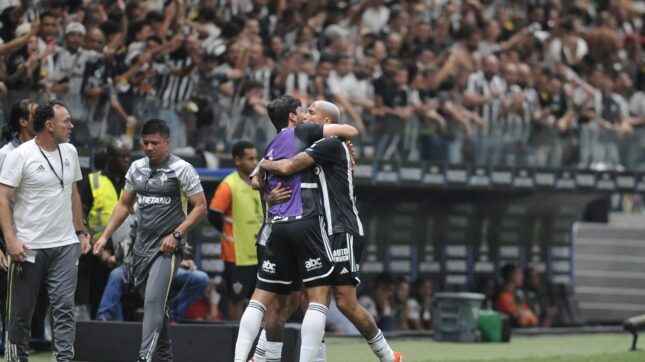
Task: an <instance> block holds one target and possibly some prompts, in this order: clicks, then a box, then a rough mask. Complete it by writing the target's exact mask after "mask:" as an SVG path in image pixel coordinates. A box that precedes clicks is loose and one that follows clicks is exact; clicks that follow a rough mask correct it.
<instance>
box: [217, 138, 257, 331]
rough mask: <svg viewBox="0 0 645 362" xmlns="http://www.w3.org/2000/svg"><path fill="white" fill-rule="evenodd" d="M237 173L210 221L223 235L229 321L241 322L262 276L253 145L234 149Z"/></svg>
mask: <svg viewBox="0 0 645 362" xmlns="http://www.w3.org/2000/svg"><path fill="white" fill-rule="evenodd" d="M232 153H233V160H234V161H235V171H234V172H232V173H231V174H230V175H228V176H226V178H224V180H222V182H221V183H220V184H219V186H218V187H217V190H216V191H215V195H214V196H213V199H212V200H211V203H210V208H209V211H208V219H209V221H210V222H211V224H213V226H214V227H215V228H216V229H217V230H219V231H220V232H221V233H222V238H221V244H222V259H223V260H224V279H225V281H226V287H227V289H228V298H229V301H228V318H229V319H232V320H240V318H241V317H242V312H243V311H244V306H245V305H246V304H247V303H248V302H249V299H250V298H251V295H252V294H253V290H254V288H255V282H256V280H257V273H258V254H257V250H256V247H255V240H256V238H257V235H258V231H259V230H260V227H262V218H263V212H262V200H261V199H260V193H259V192H258V191H255V190H253V189H252V188H251V178H250V175H251V172H253V170H254V169H255V167H256V166H257V163H258V162H257V158H258V152H257V150H256V149H255V146H253V143H251V142H249V141H244V140H242V141H238V142H236V143H235V144H234V145H233V149H232Z"/></svg>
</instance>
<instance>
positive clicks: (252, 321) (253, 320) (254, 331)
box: [235, 299, 266, 362]
mask: <svg viewBox="0 0 645 362" xmlns="http://www.w3.org/2000/svg"><path fill="white" fill-rule="evenodd" d="M265 311H266V307H265V306H264V305H263V304H262V303H260V302H258V301H257V300H255V299H251V301H250V302H249V305H248V306H247V307H246V310H244V314H243V315H242V319H241V320H240V330H239V332H238V334H237V342H236V343H235V362H247V358H248V356H249V352H250V351H251V347H253V342H255V337H256V336H257V335H258V331H259V330H260V325H261V324H262V317H263V316H264V312H265Z"/></svg>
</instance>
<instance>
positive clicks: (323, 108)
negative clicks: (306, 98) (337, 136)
mask: <svg viewBox="0 0 645 362" xmlns="http://www.w3.org/2000/svg"><path fill="white" fill-rule="evenodd" d="M311 105H312V106H314V105H315V107H316V109H318V112H320V114H321V115H322V116H323V117H329V118H330V120H331V123H338V120H339V119H340V110H339V109H338V106H336V105H335V104H333V103H331V102H327V101H315V102H314V103H312V104H311Z"/></svg>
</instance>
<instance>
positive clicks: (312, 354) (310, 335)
mask: <svg viewBox="0 0 645 362" xmlns="http://www.w3.org/2000/svg"><path fill="white" fill-rule="evenodd" d="M326 321H327V307H325V306H324V305H322V304H319V303H309V306H308V307H307V312H306V313H305V317H304V318H303V320H302V327H301V329H300V339H301V345H300V362H313V361H314V360H315V359H316V354H318V351H319V350H320V342H321V341H322V340H323V337H324V336H325V322H326Z"/></svg>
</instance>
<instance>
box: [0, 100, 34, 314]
mask: <svg viewBox="0 0 645 362" xmlns="http://www.w3.org/2000/svg"><path fill="white" fill-rule="evenodd" d="M36 107H38V103H36V102H34V101H32V100H31V99H23V100H21V101H18V102H16V103H14V105H13V106H12V107H11V112H10V113H9V122H8V123H7V124H5V125H4V126H3V127H2V138H3V140H4V141H5V142H7V144H5V145H4V146H2V148H0V170H2V165H3V164H4V160H5V158H6V157H7V155H8V154H9V152H11V151H13V150H15V149H16V148H18V146H20V145H21V144H22V143H23V142H27V141H29V140H31V139H33V138H34V137H35V136H36V134H35V133H34V128H33V126H32V123H33V116H34V112H35V111H36ZM3 244H4V243H3ZM0 247H1V248H2V249H4V248H5V246H4V245H2V246H0ZM4 252H5V250H0V269H3V270H6V269H7V261H6V258H5V254H4ZM4 276H5V275H4V274H3V280H4ZM2 284H3V285H4V282H3V283H2ZM5 291H6V288H3V290H2V291H0V294H2V295H3V297H2V300H3V301H4V300H5V299H6V295H4V292H5Z"/></svg>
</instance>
